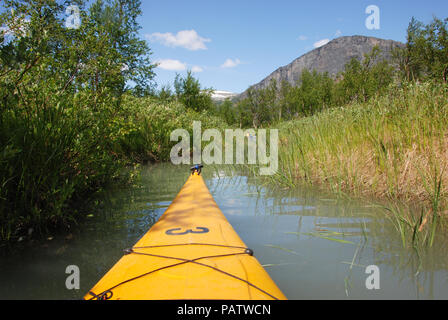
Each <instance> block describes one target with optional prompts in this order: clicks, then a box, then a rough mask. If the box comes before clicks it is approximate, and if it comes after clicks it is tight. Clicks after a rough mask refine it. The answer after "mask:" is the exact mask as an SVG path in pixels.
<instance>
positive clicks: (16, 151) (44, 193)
mask: <svg viewBox="0 0 448 320" xmlns="http://www.w3.org/2000/svg"><path fill="white" fill-rule="evenodd" d="M193 120H200V121H202V125H203V127H204V128H207V127H212V128H220V127H223V126H224V125H223V122H222V121H221V120H219V119H218V118H216V117H213V116H210V115H208V114H207V113H206V112H203V113H197V112H195V111H193V110H186V108H185V106H184V105H182V104H181V103H178V102H170V103H163V102H161V101H159V100H157V99H154V98H151V97H147V98H136V97H134V96H131V95H128V96H125V97H123V101H122V103H121V105H120V109H118V111H117V110H114V111H113V112H112V111H111V110H108V109H103V110H99V111H95V110H93V109H92V108H89V107H88V106H86V105H85V104H84V103H83V102H82V101H78V102H77V103H74V104H68V103H67V104H64V105H62V104H50V105H49V106H47V107H46V108H44V109H39V108H35V107H34V106H32V107H31V108H29V109H28V108H27V107H23V108H8V109H6V110H5V111H4V112H2V113H1V115H0V142H1V145H2V147H1V149H0V163H1V166H0V186H1V188H0V239H1V240H2V241H10V240H14V239H16V240H17V239H19V238H21V237H27V236H31V233H33V236H34V235H36V234H45V233H46V232H47V231H48V230H49V229H54V228H60V227H61V226H67V225H69V224H73V223H76V222H77V221H78V220H79V219H81V218H82V213H81V212H80V210H79V209H80V208H79V205H77V204H78V203H85V202H86V201H87V200H88V199H90V198H91V196H92V194H94V193H95V192H97V191H99V190H101V189H102V188H104V187H106V186H107V185H108V184H110V183H111V182H114V181H115V182H117V181H118V180H120V181H121V182H126V181H128V180H129V178H130V175H129V171H128V170H127V169H126V168H127V167H129V166H132V165H135V164H137V163H145V162H155V161H168V160H169V153H170V149H171V147H172V146H173V145H174V144H175V142H171V141H170V133H171V132H172V131H173V130H174V129H177V128H186V129H188V128H190V130H191V128H192V122H193ZM125 172H126V173H125Z"/></svg>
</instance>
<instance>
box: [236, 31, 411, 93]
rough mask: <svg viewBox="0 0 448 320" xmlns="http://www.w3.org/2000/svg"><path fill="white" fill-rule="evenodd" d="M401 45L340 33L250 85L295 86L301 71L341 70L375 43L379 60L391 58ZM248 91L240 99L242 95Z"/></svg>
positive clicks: (335, 72)
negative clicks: (276, 84)
mask: <svg viewBox="0 0 448 320" xmlns="http://www.w3.org/2000/svg"><path fill="white" fill-rule="evenodd" d="M403 45H404V44H403V43H401V42H398V41H394V40H385V39H380V38H375V37H367V36H361V35H354V36H342V37H339V38H335V39H333V40H331V41H329V42H328V43H327V44H325V45H323V46H321V47H318V48H316V49H313V50H312V51H310V52H308V53H305V54H304V55H302V56H300V57H299V58H297V59H295V60H294V61H292V62H291V63H290V64H288V65H286V66H283V67H280V68H278V69H277V70H275V71H274V72H272V73H271V74H270V75H269V76H267V77H266V78H264V79H263V80H261V81H260V82H259V83H257V84H255V85H253V86H251V87H252V88H254V89H256V90H257V89H264V88H266V87H267V86H268V85H269V83H270V82H271V80H272V79H275V80H276V81H277V83H280V82H282V81H283V80H286V81H288V82H289V83H290V84H292V85H295V84H296V83H297V81H298V80H299V79H300V76H301V74H302V72H303V71H304V70H305V69H307V70H309V71H311V72H312V71H314V70H315V71H317V72H318V73H323V72H328V74H329V75H330V76H331V77H336V75H337V74H338V73H339V72H341V71H343V70H344V67H345V65H346V64H347V63H348V62H350V60H351V59H352V58H356V59H359V60H361V59H362V58H363V57H364V54H366V53H369V52H371V51H372V49H373V47H375V46H378V47H379V48H380V50H381V53H380V60H381V59H388V60H390V59H391V58H392V56H391V52H392V49H393V48H396V47H401V46H403ZM246 95H247V90H246V91H245V92H243V93H242V94H241V95H240V96H239V98H244V97H246Z"/></svg>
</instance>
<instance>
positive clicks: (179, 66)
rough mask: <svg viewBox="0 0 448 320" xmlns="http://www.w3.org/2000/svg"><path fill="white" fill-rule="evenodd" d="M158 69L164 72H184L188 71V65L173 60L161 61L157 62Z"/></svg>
mask: <svg viewBox="0 0 448 320" xmlns="http://www.w3.org/2000/svg"><path fill="white" fill-rule="evenodd" d="M156 63H157V67H158V68H160V69H164V70H170V71H183V70H185V69H187V64H186V63H183V62H181V61H179V60H172V59H161V60H157V61H156Z"/></svg>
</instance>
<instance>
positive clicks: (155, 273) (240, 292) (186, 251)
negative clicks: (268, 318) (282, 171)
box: [84, 172, 286, 300]
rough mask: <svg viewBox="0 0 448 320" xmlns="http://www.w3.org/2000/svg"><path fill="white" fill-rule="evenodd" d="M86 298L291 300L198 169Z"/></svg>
mask: <svg viewBox="0 0 448 320" xmlns="http://www.w3.org/2000/svg"><path fill="white" fill-rule="evenodd" d="M84 298H85V299H89V300H90V299H126V300H129V299H131V300H137V299H147V300H158V299H169V300H172V299H201V300H203V299H232V300H251V299H256V300H263V299H286V297H285V296H284V295H283V293H282V292H281V291H280V289H279V288H278V287H277V286H276V284H275V283H274V282H273V281H272V279H271V278H270V277H269V275H268V274H267V272H266V271H265V270H264V269H263V267H262V266H261V265H260V263H259V262H258V261H257V259H256V258H255V257H254V256H253V252H252V250H251V249H249V248H247V247H246V245H245V244H244V242H243V241H242V240H241V239H240V237H239V236H238V235H237V233H236V232H235V230H234V229H233V227H232V226H231V225H230V223H229V222H228V221H227V219H226V218H225V216H224V215H223V214H222V212H221V210H220V209H219V208H218V206H217V204H216V202H215V201H214V199H213V197H212V195H211V194H210V192H209V190H208V188H207V186H206V185H205V182H204V180H203V179H202V177H201V176H200V175H199V174H198V173H197V172H194V173H193V174H192V175H190V177H189V178H188V180H187V182H186V183H185V185H184V186H183V187H182V189H181V191H180V192H179V194H178V195H177V196H176V198H175V199H174V200H173V202H172V203H171V205H170V206H169V207H168V208H167V210H166V211H165V213H164V214H163V215H162V216H161V217H160V219H159V221H158V222H157V223H156V224H154V225H153V226H152V227H151V229H150V230H149V231H148V232H147V233H146V234H145V235H144V236H143V237H142V238H141V239H140V240H139V241H138V242H137V243H136V244H135V245H134V247H132V248H131V249H127V250H126V251H125V255H124V256H123V257H122V258H121V259H120V260H119V261H118V262H117V263H116V264H115V265H114V266H113V267H112V268H111V269H110V270H109V272H107V273H106V275H105V276H104V277H103V278H102V279H101V280H100V281H99V282H98V283H97V284H96V285H95V286H94V287H93V288H92V289H91V290H90V292H89V293H87V294H86V296H85V297H84Z"/></svg>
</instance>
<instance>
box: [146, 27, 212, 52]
mask: <svg viewBox="0 0 448 320" xmlns="http://www.w3.org/2000/svg"><path fill="white" fill-rule="evenodd" d="M146 38H147V39H148V40H150V41H154V42H160V43H162V44H163V45H165V46H168V47H182V48H185V49H188V50H191V51H196V50H206V49H207V46H206V45H205V43H206V42H210V41H211V40H210V39H207V38H202V37H201V36H199V35H198V33H197V32H196V31H195V30H182V31H179V32H178V33H176V34H175V35H174V34H172V33H171V32H167V33H160V32H155V33H151V34H147V35H146Z"/></svg>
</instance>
